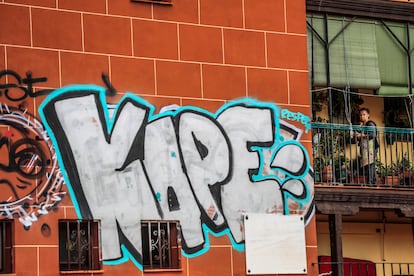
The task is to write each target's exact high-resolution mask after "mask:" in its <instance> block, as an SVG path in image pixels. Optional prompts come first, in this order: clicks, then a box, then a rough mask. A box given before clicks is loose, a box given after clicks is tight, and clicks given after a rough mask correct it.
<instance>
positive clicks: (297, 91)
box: [289, 71, 310, 104]
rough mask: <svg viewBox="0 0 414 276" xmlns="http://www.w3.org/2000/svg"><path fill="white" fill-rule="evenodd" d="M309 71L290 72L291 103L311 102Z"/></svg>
mask: <svg viewBox="0 0 414 276" xmlns="http://www.w3.org/2000/svg"><path fill="white" fill-rule="evenodd" d="M308 81H309V79H308V73H307V72H296V71H290V72H289V93H290V97H289V98H290V103H291V104H309V103H310V94H309V84H308Z"/></svg>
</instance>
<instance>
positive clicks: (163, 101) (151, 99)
mask: <svg viewBox="0 0 414 276" xmlns="http://www.w3.org/2000/svg"><path fill="white" fill-rule="evenodd" d="M141 98H143V99H144V100H146V101H147V102H148V103H150V104H151V105H152V106H154V108H155V109H154V114H158V113H160V110H161V108H163V107H166V106H169V105H181V102H180V99H179V98H172V97H161V96H148V95H143V96H141Z"/></svg>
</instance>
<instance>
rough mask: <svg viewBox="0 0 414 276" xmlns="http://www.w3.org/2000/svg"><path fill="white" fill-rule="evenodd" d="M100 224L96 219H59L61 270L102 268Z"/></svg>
mask: <svg viewBox="0 0 414 276" xmlns="http://www.w3.org/2000/svg"><path fill="white" fill-rule="evenodd" d="M99 233H100V224H99V221H95V220H60V221H59V267H60V270H61V271H73V270H99V269H101V250H100V237H99V236H100V235H99Z"/></svg>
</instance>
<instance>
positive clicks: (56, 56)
mask: <svg viewBox="0 0 414 276" xmlns="http://www.w3.org/2000/svg"><path fill="white" fill-rule="evenodd" d="M305 10H306V8H305V1H304V0H225V1H223V0H173V5H171V6H169V5H157V4H149V3H138V2H130V1H129V0H87V1H85V0H0V18H1V27H0V71H1V70H4V69H9V70H13V71H15V72H17V73H18V74H19V75H20V76H22V77H24V76H25V73H26V72H27V71H31V72H32V74H33V77H47V81H46V82H42V83H38V84H36V85H35V89H36V90H39V89H55V88H59V87H62V86H65V85H70V84H84V83H86V84H97V85H101V86H103V82H102V79H101V74H102V73H103V72H104V73H106V74H107V75H108V76H109V78H110V81H111V83H112V85H113V86H114V87H115V89H116V90H117V91H118V94H122V93H124V92H127V91H132V92H134V93H136V94H138V95H140V96H142V97H143V98H144V99H146V100H147V101H148V102H150V103H151V104H153V105H155V106H156V107H157V108H160V107H162V106H165V105H169V104H178V105H193V106H198V107H201V108H204V109H206V110H209V111H212V112H215V111H216V110H217V109H218V108H219V107H221V106H222V105H223V104H224V103H226V101H227V100H231V99H235V98H240V97H253V98H256V99H258V100H260V101H270V102H274V103H275V104H276V105H278V106H279V107H282V108H288V109H289V110H291V111H294V112H301V113H303V114H305V115H307V116H309V115H310V114H309V111H310V108H309V103H310V98H309V93H308V82H307V80H308V73H307V50H306V25H305ZM11 81H13V80H12V79H11V78H10V76H8V77H5V76H3V78H2V79H0V84H4V83H6V82H11ZM117 98H118V97H117ZM43 99H44V96H39V97H27V98H25V99H23V100H21V101H17V102H16V101H10V100H9V99H7V98H6V97H5V95H4V93H3V94H1V95H0V102H2V103H3V104H4V103H6V104H8V105H10V106H18V105H19V106H22V107H24V108H27V109H28V110H29V111H30V112H32V113H33V114H34V115H38V111H37V108H38V106H39V104H40V103H41V102H42V100H43ZM293 123H294V124H295V125H296V126H298V127H299V128H302V129H303V125H301V124H299V123H295V122H293ZM301 142H302V143H303V145H304V146H305V147H306V148H307V149H308V152H311V151H310V149H311V146H310V134H305V135H304V136H303V139H302V141H301ZM64 189H66V188H64ZM58 218H76V214H75V212H74V208H73V205H72V203H71V200H70V198H69V197H68V196H66V197H64V199H63V201H62V202H61V203H60V204H59V205H58V208H56V210H54V211H50V212H49V214H47V215H44V216H41V217H39V221H37V222H35V223H34V224H33V225H32V227H31V228H30V229H29V230H24V229H23V227H21V225H20V224H19V223H16V224H15V233H16V239H15V244H16V247H15V260H16V263H15V266H16V267H15V270H16V274H17V275H25V276H26V275H59V272H58V269H57V266H58V254H57V253H58V251H57V250H58V246H57V244H58V242H57V241H58V240H57V229H56V228H54V227H52V229H51V232H50V233H49V234H48V235H47V236H46V235H45V234H44V233H43V232H42V231H41V226H42V225H43V224H44V223H47V224H49V225H54V224H56V220H57V219H58ZM306 241H307V253H308V271H309V273H308V274H310V275H315V274H316V273H317V271H316V270H315V268H314V267H313V266H312V263H314V262H316V257H317V249H316V233H315V225H314V219H312V220H311V223H310V224H309V225H308V226H307V228H306ZM141 274H142V273H141V272H140V271H139V270H138V269H137V268H136V267H135V266H134V265H133V264H132V263H130V262H129V263H126V264H123V265H118V266H105V267H104V275H141ZM155 274H157V273H155ZM245 274H246V272H245V261H244V254H243V253H240V252H237V251H235V250H233V249H232V248H231V245H230V242H229V240H228V238H227V237H221V238H212V248H211V249H210V250H209V251H208V252H207V253H206V254H204V255H202V256H201V257H198V258H192V259H185V258H183V272H182V273H174V275H189V276H191V275H209V276H210V275H215V276H220V275H245ZM157 275H158V274H157ZM165 275H167V274H165ZM168 275H169V274H168Z"/></svg>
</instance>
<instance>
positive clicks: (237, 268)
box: [232, 250, 247, 276]
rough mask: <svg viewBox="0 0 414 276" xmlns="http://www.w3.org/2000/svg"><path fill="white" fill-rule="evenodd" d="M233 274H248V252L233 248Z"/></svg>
mask: <svg viewBox="0 0 414 276" xmlns="http://www.w3.org/2000/svg"><path fill="white" fill-rule="evenodd" d="M232 257H233V275H240V276H241V275H243V276H244V275H247V273H246V254H245V252H244V251H243V252H241V251H236V250H232Z"/></svg>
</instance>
